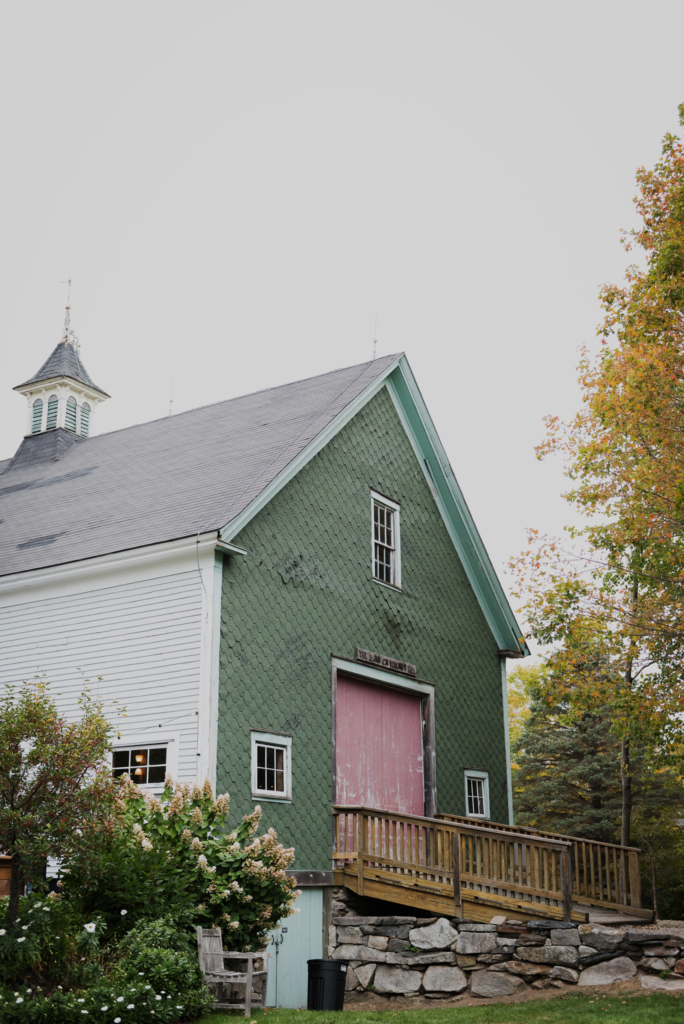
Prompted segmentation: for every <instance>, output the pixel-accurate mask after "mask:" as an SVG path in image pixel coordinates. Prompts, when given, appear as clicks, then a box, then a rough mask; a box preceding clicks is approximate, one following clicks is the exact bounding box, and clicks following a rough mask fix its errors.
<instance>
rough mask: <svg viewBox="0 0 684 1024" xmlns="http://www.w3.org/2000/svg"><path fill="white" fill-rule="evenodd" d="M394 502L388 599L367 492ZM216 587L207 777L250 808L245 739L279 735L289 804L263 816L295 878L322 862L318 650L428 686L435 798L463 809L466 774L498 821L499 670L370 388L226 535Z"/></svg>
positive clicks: (324, 813)
mask: <svg viewBox="0 0 684 1024" xmlns="http://www.w3.org/2000/svg"><path fill="white" fill-rule="evenodd" d="M371 489H375V490H377V491H380V492H381V493H383V494H386V495H387V496H389V497H391V498H393V499H394V500H396V501H400V502H401V545H402V591H401V593H397V592H395V591H394V590H392V589H390V588H388V587H384V586H382V585H380V584H378V583H375V582H373V580H372V578H371V562H370V553H371V539H370V530H371V525H370V491H371ZM235 542H236V543H237V544H239V545H240V546H242V547H244V548H246V549H247V551H248V556H247V557H246V558H231V559H230V561H229V562H227V563H226V566H225V568H224V576H223V604H222V629H221V667H220V695H219V735H218V765H217V781H218V787H219V790H225V789H227V790H229V791H230V793H231V797H232V805H233V820H236V819H237V816H239V815H242V814H244V813H246V812H248V811H250V810H251V809H252V808H253V801H252V799H251V796H250V764H249V759H250V747H249V743H250V739H249V730H250V727H251V728H256V729H261V730H266V731H272V732H283V733H289V734H292V737H293V740H292V762H293V770H292V791H293V800H292V804H291V805H285V804H282V803H264V804H263V806H264V811H265V820H266V821H267V823H268V824H269V825H270V824H273V825H274V826H275V827H276V829H277V830H278V832H279V835H280V836H281V838H282V839H283V841H285V842H286V843H288V844H292V845H294V846H295V847H296V850H297V856H296V862H295V867H297V868H300V869H306V868H310V869H325V868H329V867H330V842H331V840H330V835H331V832H330V806H331V774H332V773H331V768H332V765H331V728H332V727H331V663H330V658H331V655H337V656H340V657H344V658H349V659H351V658H353V656H354V648H355V647H356V646H359V647H364V648H366V649H369V650H372V651H377V652H379V653H382V654H385V655H389V656H390V657H394V658H397V659H400V660H402V661H408V662H412V663H414V664H415V665H416V666H417V668H418V675H419V677H420V678H422V679H426V680H429V681H430V682H432V683H434V684H435V693H436V745H437V803H438V809H439V810H440V811H450V812H454V813H457V814H463V813H464V810H465V808H464V792H463V790H464V782H463V769H464V767H465V766H468V767H475V768H482V769H485V770H488V771H489V772H490V789H491V814H492V818H494V819H495V820H499V821H506V820H507V793H506V757H505V744H504V722H503V708H502V695H501V668H500V661H499V657H498V655H497V652H496V644H495V641H494V638H493V636H492V634H491V632H490V630H489V628H488V626H487V623H486V621H485V618H484V616H483V614H482V611H481V610H480V607H479V605H478V602H477V600H476V597H475V595H474V593H473V591H472V588H471V586H470V584H469V582H468V579H467V577H466V574H465V572H464V570H463V567H462V565H461V563H460V560H459V558H458V555H457V553H456V551H455V549H454V547H453V544H452V543H451V540H450V538H449V535H448V533H447V530H446V527H445V525H444V522H443V520H442V518H441V516H440V514H439V511H438V509H437V506H436V504H435V501H434V499H433V497H432V493H431V491H430V488H429V487H428V484H427V482H426V480H425V476H424V474H423V472H422V470H421V468H420V466H419V464H418V462H417V460H416V457H415V454H414V452H413V449H412V447H411V444H410V442H409V439H408V438H407V436H406V434H405V433H404V431H403V428H402V426H401V424H400V421H399V418H398V416H397V414H396V411H395V409H394V405H393V403H392V400H391V398H390V397H389V395H388V393H387V391H386V390H385V389H382V390H381V391H380V392H379V393H378V395H376V397H375V398H373V399H372V400H371V401H370V402H369V403H368V404H367V405H366V406H365V407H364V408H363V409H362V410H361V411H360V412H359V413H357V415H356V416H355V417H354V418H353V419H352V420H351V421H350V423H349V424H347V426H346V427H344V429H343V430H341V431H340V433H339V434H337V435H336V436H335V438H334V439H333V440H332V441H330V443H329V444H328V445H327V446H326V447H325V448H324V449H323V450H322V451H321V452H320V453H319V454H318V455H316V456H315V457H314V458H313V459H312V460H311V461H310V462H309V463H308V464H307V465H306V466H305V467H304V468H303V469H302V470H301V471H300V472H299V473H298V475H297V476H296V477H295V478H294V479H293V480H291V481H290V483H288V484H287V486H286V487H285V488H284V489H283V490H282V491H281V492H280V493H279V494H278V495H277V496H276V497H275V498H273V499H272V500H271V502H270V503H269V504H268V505H267V506H266V507H265V508H264V509H263V510H262V511H261V512H260V513H259V514H258V515H257V516H256V517H255V518H254V519H253V520H252V522H251V523H250V524H249V525H248V526H247V527H246V528H245V529H244V530H243V531H242V533H241V534H240V535H239V536H238V537H236V538H235Z"/></svg>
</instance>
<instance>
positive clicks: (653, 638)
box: [514, 104, 684, 843]
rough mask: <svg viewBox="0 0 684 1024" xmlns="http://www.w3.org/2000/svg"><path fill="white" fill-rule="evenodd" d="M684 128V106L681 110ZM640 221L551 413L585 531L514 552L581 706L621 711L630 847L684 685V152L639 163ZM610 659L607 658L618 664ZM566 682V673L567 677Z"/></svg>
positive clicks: (550, 425) (540, 628) (543, 450)
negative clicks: (571, 395) (626, 263)
mask: <svg viewBox="0 0 684 1024" xmlns="http://www.w3.org/2000/svg"><path fill="white" fill-rule="evenodd" d="M680 122H681V123H684V104H683V105H682V106H681V107H680ZM637 182H638V186H639V194H638V195H637V198H636V199H635V203H636V208H637V211H638V213H639V215H640V217H641V225H640V227H639V228H638V229H637V230H635V231H632V232H630V233H627V234H625V235H624V244H625V248H626V249H627V250H628V251H630V250H631V249H633V248H634V247H637V248H640V249H641V251H642V254H643V258H644V266H642V267H637V266H631V267H629V268H628V271H627V277H626V283H625V285H624V286H623V287H618V286H614V285H606V286H605V287H604V288H603V289H602V291H601V301H602V304H603V309H604V319H603V322H602V323H601V325H600V328H599V335H600V338H601V341H602V345H601V348H600V351H599V352H598V353H597V354H596V355H591V354H590V353H589V352H588V351H586V350H585V352H584V354H583V358H582V361H581V364H580V385H581V388H582V409H581V410H580V412H579V413H578V414H577V415H576V416H575V418H574V419H573V420H571V421H570V422H569V423H562V422H561V421H560V420H559V419H558V418H557V417H555V416H551V417H549V418H548V420H547V437H546V440H545V441H544V443H543V444H542V445H541V446H540V448H539V449H538V455H539V457H540V458H543V457H544V456H546V455H548V454H549V453H552V452H556V453H561V454H562V455H563V456H564V458H565V460H566V473H567V476H568V478H569V479H570V481H571V489H570V490H569V491H568V493H567V494H566V498H567V499H568V501H569V502H570V503H571V504H573V505H574V506H575V508H576V509H577V510H578V511H579V512H580V513H581V515H583V516H584V526H583V527H581V528H575V529H571V530H569V531H568V535H569V536H568V542H567V543H565V544H563V543H560V542H559V541H557V540H554V539H550V538H547V537H541V536H539V534H537V533H536V532H535V531H532V532H531V535H530V546H529V548H528V550H527V551H526V552H524V553H523V555H522V556H521V557H520V558H519V559H517V560H515V561H514V569H515V571H516V572H517V573H518V583H519V591H518V592H519V594H521V595H522V594H525V595H526V598H527V605H526V607H527V613H528V620H529V623H530V628H531V631H532V633H533V635H535V636H536V638H537V639H538V640H539V641H540V642H541V643H545V644H555V645H558V646H559V647H560V648H561V649H563V650H565V651H567V652H568V653H567V659H566V661H567V665H566V667H567V669H568V672H569V673H570V674H568V673H566V674H565V682H564V683H562V684H561V685H562V686H564V687H565V690H566V692H567V693H568V694H570V695H571V701H570V703H571V710H573V709H574V710H575V711H576V712H577V714H583V713H585V712H586V711H587V710H591V709H592V708H596V707H604V708H605V707H609V708H610V709H611V712H610V713H611V719H612V726H613V729H614V730H615V732H616V734H617V735H618V736H619V737H620V741H621V773H622V841H623V842H624V843H628V842H629V836H630V815H631V777H632V772H631V761H630V752H631V746H632V744H633V743H634V742H639V743H647V744H648V745H650V747H651V749H653V750H654V751H655V750H660V751H662V750H663V749H666V748H669V749H672V748H673V746H674V745H675V744H676V742H677V740H678V739H679V738H680V737H681V729H682V720H681V717H680V716H681V713H682V712H683V711H684V689H683V688H682V687H681V685H680V684H679V680H680V678H681V675H682V672H683V671H684V151H683V149H682V143H681V140H680V139H679V138H677V137H676V136H674V135H666V136H665V138H664V140H663V150H662V158H661V160H660V161H659V162H658V163H657V164H656V166H655V167H654V168H653V170H646V169H644V168H641V169H640V170H639V171H638V172H637ZM588 648H600V650H601V651H602V657H603V658H604V662H605V664H607V665H609V666H610V668H609V670H607V671H602V672H601V673H600V674H599V675H598V676H597V677H596V678H594V679H592V680H590V681H588V682H587V685H586V687H584V688H580V687H577V686H575V685H574V683H573V680H572V674H571V669H572V664H573V662H574V660H575V659H576V657H577V655H578V654H581V653H582V652H583V651H585V650H586V649H588ZM605 659H607V661H605ZM557 678H558V679H559V681H560V680H562V679H563V678H564V674H563V673H562V672H560V671H559V672H558V674H557Z"/></svg>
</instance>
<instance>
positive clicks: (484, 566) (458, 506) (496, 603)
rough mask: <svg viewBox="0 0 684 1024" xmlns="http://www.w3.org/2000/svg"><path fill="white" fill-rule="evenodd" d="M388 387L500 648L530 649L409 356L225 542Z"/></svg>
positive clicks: (243, 516) (236, 523) (317, 441)
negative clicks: (475, 520)
mask: <svg viewBox="0 0 684 1024" xmlns="http://www.w3.org/2000/svg"><path fill="white" fill-rule="evenodd" d="M383 387H386V388H387V390H388V391H389V394H390V396H391V398H392V401H393V402H394V405H395V408H396V410H397V413H398V415H399V418H400V420H401V422H402V424H403V427H404V430H405V431H406V433H407V435H408V437H409V439H410V441H411V444H412V446H413V450H414V451H415V453H416V457H417V459H418V461H419V463H420V465H421V468H422V470H423V473H424V474H425V476H426V479H427V481H428V484H429V486H430V489H431V491H432V493H433V496H434V498H435V501H436V503H437V506H438V508H439V511H440V513H441V515H442V519H443V520H444V523H445V525H446V528H447V530H448V532H449V536H450V537H451V541H452V543H453V545H454V547H455V548H456V551H457V552H458V555H459V558H460V559H461V562H462V564H463V567H464V569H465V572H466V574H467V576H468V580H469V581H470V585H471V586H472V588H473V590H474V592H475V595H476V597H477V599H478V602H479V604H480V607H481V608H482V612H483V614H484V616H485V618H486V620H487V623H488V625H489V628H490V630H491V632H492V635H493V636H494V639H495V641H496V644H497V648H498V649H499V650H500V651H510V652H513V651H515V652H519V653H518V656H520V655H522V656H526V655H528V654H529V653H530V651H529V649H528V647H527V644H526V643H525V641H524V639H522V632H521V630H520V627H519V626H518V624H517V622H516V620H515V616H514V614H513V610H512V608H511V606H510V605H509V603H508V601H507V599H506V595H505V594H504V591H503V588H502V586H501V584H500V582H499V579H498V577H497V575H496V572H495V571H494V566H493V565H492V563H491V560H490V558H489V555H488V554H487V551H486V549H485V546H484V544H483V543H482V539H481V537H480V535H479V533H478V532H477V527H476V526H475V523H474V521H473V518H472V516H471V514H470V510H469V509H468V506H467V504H466V502H465V499H464V497H463V494H462V493H461V489H460V487H459V486H458V483H457V482H456V477H455V476H454V473H453V470H452V468H451V466H450V464H449V460H448V458H447V455H446V452H445V451H444V448H443V446H442V442H441V441H440V439H439V436H438V434H437V430H436V429H435V425H434V423H433V422H432V419H431V418H430V414H429V413H428V411H427V406H426V405H425V402H424V401H423V397H422V395H421V393H420V389H419V388H418V385H417V383H416V381H415V378H414V376H413V373H412V372H411V368H410V366H409V364H408V360H407V359H406V357H405V356H403V355H401V356H399V357H398V358H397V359H396V360H395V361H394V362H392V363H390V365H389V366H388V367H387V368H386V370H385V371H384V373H382V374H380V375H379V376H378V377H377V378H376V379H375V380H374V381H373V382H372V384H370V385H369V386H368V387H367V388H366V389H365V391H362V392H361V394H360V395H358V396H357V397H356V398H355V399H354V400H353V401H352V402H350V403H349V405H347V406H346V407H345V408H344V409H343V411H342V412H341V413H340V414H339V415H338V416H337V417H336V418H335V419H334V420H332V421H331V422H330V423H329V424H328V426H327V427H325V429H324V430H322V431H321V432H320V434H318V435H317V436H316V437H315V438H314V439H313V441H311V443H310V444H309V445H307V447H306V448H304V449H303V451H301V452H300V453H299V455H297V456H296V457H295V458H294V459H292V461H291V462H290V463H289V464H288V465H287V466H286V468H285V469H284V470H283V471H282V472H281V473H279V474H278V476H277V477H276V478H275V479H274V480H272V481H271V483H270V484H268V486H267V487H265V488H264V490H263V491H262V492H261V493H260V494H259V495H258V496H257V497H256V498H255V499H254V501H252V502H251V503H250V504H249V505H248V506H247V508H245V509H244V510H243V511H242V512H241V513H240V515H238V516H237V517H236V518H235V519H233V520H232V521H231V522H230V523H228V524H227V525H226V526H225V527H224V528H223V529H222V530H221V531H220V536H221V540H222V541H223V542H230V541H231V540H232V539H233V538H234V537H237V535H238V534H239V533H240V532H241V531H242V530H243V529H244V527H245V526H246V525H247V523H249V522H250V520H252V519H253V518H254V516H255V515H256V514H257V513H258V512H260V511H261V509H262V508H264V507H265V506H266V505H267V504H268V503H269V501H271V499H272V498H273V497H274V496H275V495H276V494H277V493H278V492H279V491H281V490H282V488H283V487H285V485H286V484H287V483H289V481H290V480H292V479H293V477H295V476H296V475H297V473H298V472H299V471H300V469H302V467H303V466H305V465H306V464H307V462H309V461H310V460H311V459H312V458H313V457H314V456H315V455H316V454H318V452H319V451H321V449H322V448H324V447H325V446H326V445H327V444H328V442H329V441H330V440H331V439H332V438H333V437H335V435H336V434H337V433H339V431H340V430H342V428H343V427H344V426H346V424H347V423H348V422H349V421H350V420H351V419H352V418H353V417H354V416H355V415H356V414H357V412H358V411H359V410H360V409H362V408H363V407H364V405H366V404H367V402H369V401H370V400H371V398H373V396H374V395H376V394H377V393H378V391H380V389H381V388H383Z"/></svg>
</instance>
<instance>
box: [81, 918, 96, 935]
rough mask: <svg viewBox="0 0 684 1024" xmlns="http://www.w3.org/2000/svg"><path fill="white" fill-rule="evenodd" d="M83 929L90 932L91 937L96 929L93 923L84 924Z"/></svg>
mask: <svg viewBox="0 0 684 1024" xmlns="http://www.w3.org/2000/svg"><path fill="white" fill-rule="evenodd" d="M83 927H84V928H85V930H86V931H87V932H90V934H91V935H92V934H93V932H94V931H95V929H96V928H97V924H96V923H95V921H91V922H90V923H89V924H84V925H83Z"/></svg>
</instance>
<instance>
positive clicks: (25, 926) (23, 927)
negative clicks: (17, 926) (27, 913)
mask: <svg viewBox="0 0 684 1024" xmlns="http://www.w3.org/2000/svg"><path fill="white" fill-rule="evenodd" d="M21 930H22V932H27V931H28V925H27V924H22V926H21Z"/></svg>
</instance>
